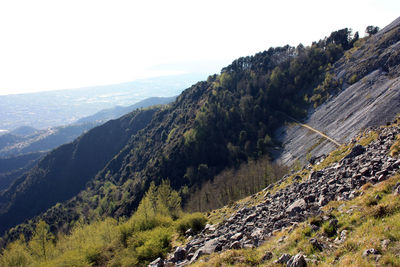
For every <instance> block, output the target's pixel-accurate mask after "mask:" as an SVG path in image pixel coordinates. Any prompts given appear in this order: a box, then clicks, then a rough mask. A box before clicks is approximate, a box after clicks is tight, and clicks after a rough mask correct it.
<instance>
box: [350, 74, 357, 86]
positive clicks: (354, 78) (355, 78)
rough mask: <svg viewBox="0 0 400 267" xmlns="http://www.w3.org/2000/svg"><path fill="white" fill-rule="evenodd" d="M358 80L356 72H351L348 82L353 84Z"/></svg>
mask: <svg viewBox="0 0 400 267" xmlns="http://www.w3.org/2000/svg"><path fill="white" fill-rule="evenodd" d="M357 81H358V76H357V74H353V75H351V77H350V79H349V84H353V83H356V82H357Z"/></svg>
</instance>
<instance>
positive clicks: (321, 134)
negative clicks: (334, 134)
mask: <svg viewBox="0 0 400 267" xmlns="http://www.w3.org/2000/svg"><path fill="white" fill-rule="evenodd" d="M282 114H283V115H285V116H286V117H288V118H289V119H291V120H292V121H294V122H295V123H297V124H298V125H300V126H302V127H304V128H307V129H308V130H310V131H313V132H315V133H317V134H319V135H320V136H322V137H323V138H325V139H326V140H328V141H330V142H332V143H334V144H335V145H336V146H338V147H339V146H341V144H340V143H339V142H337V141H335V140H334V139H332V138H331V137H329V136H327V135H326V134H324V133H323V132H321V131H318V130H317V129H314V128H313V127H311V126H309V125H307V124H304V123H301V122H300V121H298V120H296V119H295V118H293V117H290V116H289V115H286V114H284V113H283V112H282Z"/></svg>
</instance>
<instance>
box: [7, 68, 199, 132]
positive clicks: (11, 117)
mask: <svg viewBox="0 0 400 267" xmlns="http://www.w3.org/2000/svg"><path fill="white" fill-rule="evenodd" d="M205 78H207V75H206V74H204V73H189V74H181V75H171V76H163V77H153V78H148V79H142V80H137V81H133V82H127V83H121V84H114V85H105V86H93V87H87V88H79V89H69V90H59V91H50V92H40V93H31V94H16V95H3V96H0V135H1V134H4V133H6V132H7V131H11V130H14V129H16V128H18V127H21V126H30V127H34V128H36V129H45V128H48V127H54V126H64V125H68V124H71V123H74V122H76V121H78V120H79V119H81V118H83V117H87V116H90V115H93V114H94V113H96V112H99V111H100V110H103V109H110V108H114V107H115V106H130V105H132V104H134V103H137V102H139V101H141V100H144V99H146V98H149V97H158V96H176V95H178V94H179V93H181V92H182V90H183V89H185V88H187V87H189V86H190V85H192V84H193V83H195V82H197V81H199V80H202V79H205Z"/></svg>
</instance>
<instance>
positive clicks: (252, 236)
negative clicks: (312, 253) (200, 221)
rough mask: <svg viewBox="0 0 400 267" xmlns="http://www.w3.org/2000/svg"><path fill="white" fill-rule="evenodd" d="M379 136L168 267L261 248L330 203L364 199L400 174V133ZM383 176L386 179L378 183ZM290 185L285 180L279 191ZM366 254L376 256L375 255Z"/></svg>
mask: <svg viewBox="0 0 400 267" xmlns="http://www.w3.org/2000/svg"><path fill="white" fill-rule="evenodd" d="M378 131H379V133H380V136H379V137H378V139H377V140H375V141H372V142H371V143H370V144H369V145H367V146H365V147H364V152H363V153H361V154H358V153H355V154H358V155H357V156H354V155H355V154H353V156H352V157H347V158H343V159H342V160H340V161H339V162H337V163H335V164H334V165H333V166H328V167H326V168H325V169H322V170H320V171H318V172H312V173H311V174H310V176H309V177H308V179H305V180H303V181H302V182H299V181H297V182H293V183H292V184H289V185H288V186H287V187H285V188H283V189H280V190H278V191H276V192H275V193H273V194H272V193H270V194H267V195H266V197H265V198H264V202H262V203H260V204H258V205H256V206H254V207H246V208H242V209H240V210H238V211H237V212H236V213H234V214H233V215H232V216H231V217H230V218H228V219H226V220H224V221H223V222H221V223H220V224H218V225H208V226H207V227H206V228H205V229H204V230H203V231H202V232H201V233H200V234H198V235H195V236H193V238H192V239H191V240H190V241H189V242H188V244H186V246H185V247H184V248H182V249H185V251H186V253H185V257H186V258H182V256H181V255H184V254H183V252H182V254H180V253H181V248H179V249H178V248H177V249H176V251H175V253H174V255H172V256H171V258H170V259H167V261H165V262H177V261H178V259H179V264H178V265H179V266H184V265H185V264H187V263H193V262H194V261H196V260H197V259H198V258H199V257H200V256H201V255H203V254H211V253H215V252H218V251H223V250H227V249H239V248H252V247H257V246H259V245H261V244H262V243H263V242H264V240H265V239H267V238H268V237H269V236H271V235H272V234H273V233H274V232H277V231H280V230H282V228H285V227H291V226H293V225H296V224H297V223H299V222H303V221H305V220H306V219H307V218H309V217H312V216H315V215H318V214H320V213H321V210H320V209H321V207H323V206H324V205H326V204H327V203H328V202H329V201H331V200H338V199H342V200H348V199H352V198H354V197H355V196H357V195H358V193H357V190H358V189H359V188H360V187H361V186H362V185H364V184H365V183H367V182H370V183H372V184H375V183H378V182H380V181H383V180H385V179H387V178H388V177H390V176H391V175H393V174H395V173H396V172H398V171H399V169H400V162H399V160H398V159H396V158H391V157H390V156H389V153H388V149H389V148H390V147H391V145H392V144H393V142H394V140H395V139H396V136H397V135H398V134H400V128H399V127H387V128H382V129H379V130H378ZM353 151H354V150H353ZM377 176H379V177H381V178H380V179H379V180H378V179H377ZM286 178H287V177H286ZM284 181H285V178H284V179H282V180H281V181H279V182H277V183H275V184H274V185H275V186H276V185H279V184H280V183H282V182H284ZM399 187H400V185H396V186H395V187H394V188H393V190H394V191H396V190H397V188H399ZM271 188H272V186H269V189H271ZM323 220H324V221H328V222H329V224H330V226H331V227H330V228H331V229H336V228H337V223H338V222H337V220H335V219H330V218H329V217H328V216H323ZM313 227H316V228H318V226H315V225H314V226H313ZM345 239H346V231H342V232H341V233H340V237H339V238H338V240H337V243H341V242H343V241H344V240H345ZM282 241H284V238H283V239H282ZM310 243H311V244H312V245H313V246H314V247H315V248H316V249H318V250H323V249H324V247H323V244H322V243H320V242H318V240H316V239H315V240H313V239H310ZM366 253H370V254H371V253H372V254H373V253H375V251H369V252H366ZM269 257H272V254H269V253H268V255H267V253H266V255H265V260H267V259H268V258H269ZM185 260H186V261H185ZM189 260H190V262H189ZM289 260H291V261H290V264H291V265H289V263H288V262H289ZM281 263H283V264H287V265H288V266H306V265H302V264H303V263H305V260H304V257H302V256H301V255H296V256H294V257H291V256H290V255H282V257H281Z"/></svg>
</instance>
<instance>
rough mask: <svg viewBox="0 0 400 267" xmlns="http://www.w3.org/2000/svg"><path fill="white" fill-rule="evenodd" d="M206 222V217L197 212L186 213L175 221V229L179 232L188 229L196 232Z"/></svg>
mask: <svg viewBox="0 0 400 267" xmlns="http://www.w3.org/2000/svg"><path fill="white" fill-rule="evenodd" d="M206 222H207V219H206V218H205V217H204V215H203V214H201V213H199V212H196V213H192V214H186V215H184V216H183V217H182V218H181V219H179V220H178V221H177V222H176V229H177V231H178V232H179V233H181V234H184V233H185V232H186V231H187V230H188V229H192V231H193V232H194V233H197V232H200V231H201V230H202V229H203V228H204V226H205V225H206Z"/></svg>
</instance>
